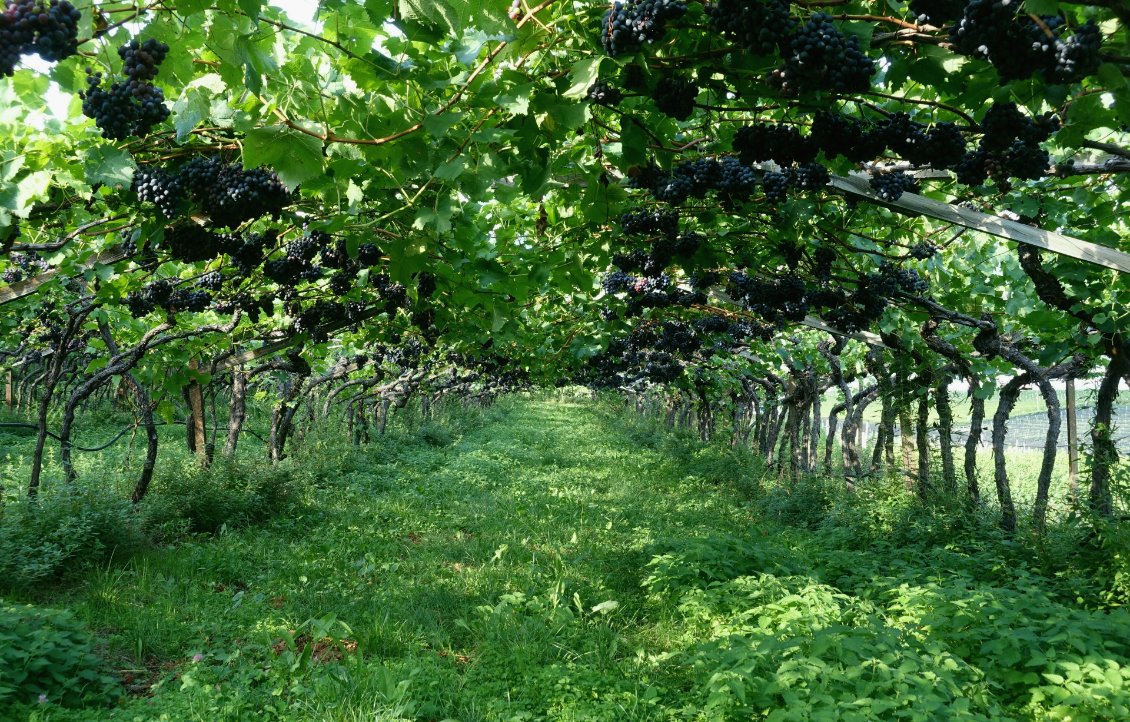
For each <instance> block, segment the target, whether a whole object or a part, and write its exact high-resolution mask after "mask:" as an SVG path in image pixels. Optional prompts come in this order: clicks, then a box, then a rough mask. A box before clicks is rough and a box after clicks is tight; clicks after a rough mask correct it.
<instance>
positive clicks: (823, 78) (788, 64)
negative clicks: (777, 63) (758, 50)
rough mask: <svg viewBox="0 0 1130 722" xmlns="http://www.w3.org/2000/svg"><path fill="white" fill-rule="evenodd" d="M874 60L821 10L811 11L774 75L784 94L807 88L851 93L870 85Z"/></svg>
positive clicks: (856, 41)
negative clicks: (783, 61)
mask: <svg viewBox="0 0 1130 722" xmlns="http://www.w3.org/2000/svg"><path fill="white" fill-rule="evenodd" d="M874 74H875V63H874V62H873V61H872V60H871V58H869V57H867V56H866V55H865V54H864V53H863V50H862V49H861V48H860V45H859V38H858V37H856V36H854V35H852V36H850V37H848V36H845V35H844V34H843V33H842V32H840V30H839V28H837V27H836V26H835V25H833V24H832V19H831V17H829V16H828V15H827V14H825V13H819V12H818V13H814V14H813V15H812V17H811V18H810V19H809V21H808V22H807V23H805V25H804V27H802V28H801V29H800V30H799V31H798V32H797V34H796V35H795V36H794V37H793V41H792V45H791V47H790V48H789V52H788V54H787V58H786V60H785V65H784V67H783V68H781V69H780V71H779V72H778V74H777V75H776V76H775V82H777V83H778V84H780V87H781V91H782V92H783V93H785V94H786V95H792V94H795V93H796V92H800V91H807V90H831V91H834V92H837V93H853V92H861V91H864V90H867V89H868V88H870V87H871V76H872V75H874Z"/></svg>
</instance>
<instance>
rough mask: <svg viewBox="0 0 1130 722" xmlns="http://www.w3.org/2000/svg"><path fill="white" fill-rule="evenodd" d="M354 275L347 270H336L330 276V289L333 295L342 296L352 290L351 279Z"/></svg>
mask: <svg viewBox="0 0 1130 722" xmlns="http://www.w3.org/2000/svg"><path fill="white" fill-rule="evenodd" d="M355 278H356V277H355V276H354V275H353V274H352V273H349V272H347V271H337V272H336V273H334V274H333V275H332V276H330V283H329V286H330V291H331V292H332V293H333V294H334V295H335V296H344V295H345V294H347V293H349V292H350V291H351V290H353V280H354V279H355Z"/></svg>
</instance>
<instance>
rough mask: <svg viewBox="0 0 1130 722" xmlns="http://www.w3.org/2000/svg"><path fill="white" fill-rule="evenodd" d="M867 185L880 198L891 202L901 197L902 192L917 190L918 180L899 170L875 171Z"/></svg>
mask: <svg viewBox="0 0 1130 722" xmlns="http://www.w3.org/2000/svg"><path fill="white" fill-rule="evenodd" d="M868 185H869V186H871V190H873V191H875V193H876V194H877V195H878V196H879V197H880V198H882V199H883V200H885V201H890V202H892V203H893V202H894V201H897V200H898V199H899V198H901V197H902V194H903V193H904V192H906V191H911V192H914V191H917V190H918V181H917V180H916V179H915V178H914V176H911V175H907V174H906V173H904V172H902V171H901V170H899V171H892V172H890V173H877V174H875V175H873V176H871V180H870V181H868Z"/></svg>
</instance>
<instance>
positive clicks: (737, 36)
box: [706, 0, 796, 55]
mask: <svg viewBox="0 0 1130 722" xmlns="http://www.w3.org/2000/svg"><path fill="white" fill-rule="evenodd" d="M706 14H707V16H708V17H709V18H710V27H711V29H712V30H714V31H716V32H718V33H719V34H721V35H722V36H723V37H725V38H728V39H730V40H733V41H734V42H735V43H736V44H737V45H739V46H741V47H743V48H745V49H746V50H749V51H751V52H753V53H755V54H757V55H772V54H773V53H774V52H775V51H780V52H781V53H782V54H784V53H787V52H788V51H789V47H790V40H791V38H792V36H793V33H795V32H796V23H795V22H794V21H793V19H792V18H791V17H790V16H789V5H788V3H786V2H782V1H781V0H768V2H762V0H715V1H714V2H712V3H711V4H710V5H708V6H707V7H706Z"/></svg>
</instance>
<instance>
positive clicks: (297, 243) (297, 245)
mask: <svg viewBox="0 0 1130 722" xmlns="http://www.w3.org/2000/svg"><path fill="white" fill-rule="evenodd" d="M320 250H321V247H320V246H319V245H318V242H317V240H315V239H314V238H313V237H312V236H302V237H301V238H296V239H294V240H293V241H291V242H289V243H287V244H286V257H287V258H290V259H293V260H295V261H297V262H299V263H301V264H308V263H310V262H311V261H313V260H314V257H315V256H317V255H318V251H320Z"/></svg>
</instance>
